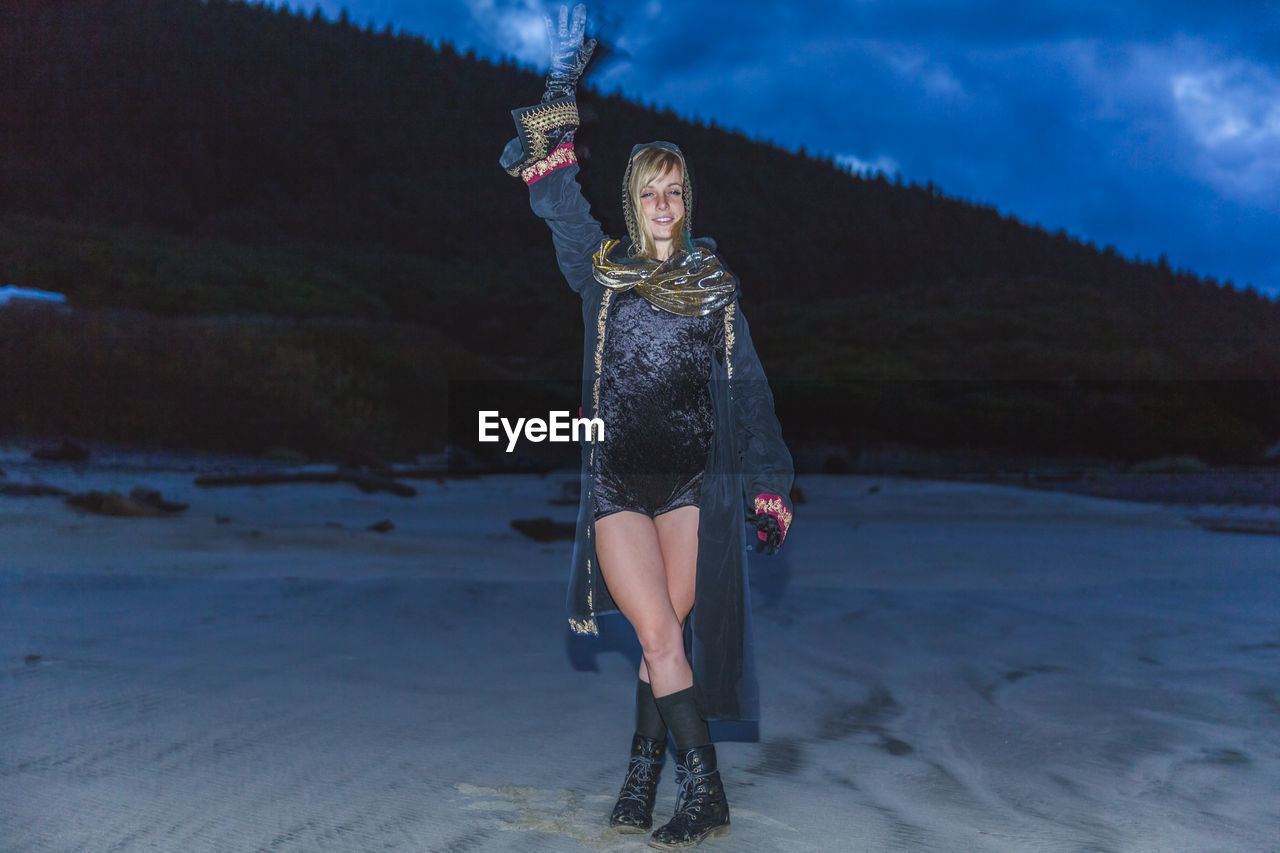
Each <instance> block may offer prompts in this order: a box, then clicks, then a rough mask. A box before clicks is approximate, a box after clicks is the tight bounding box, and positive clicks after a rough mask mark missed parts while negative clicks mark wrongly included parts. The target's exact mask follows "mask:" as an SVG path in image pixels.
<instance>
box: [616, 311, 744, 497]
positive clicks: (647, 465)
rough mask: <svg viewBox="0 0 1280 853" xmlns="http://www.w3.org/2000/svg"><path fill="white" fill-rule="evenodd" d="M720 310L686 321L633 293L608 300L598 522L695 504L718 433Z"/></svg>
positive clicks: (722, 320)
mask: <svg viewBox="0 0 1280 853" xmlns="http://www.w3.org/2000/svg"><path fill="white" fill-rule="evenodd" d="M722 312H723V309H719V310H717V311H713V312H712V313H710V314H707V315H705V316H702V317H686V316H683V315H680V314H673V313H671V312H669V311H663V310H661V309H658V308H656V307H655V306H654V305H653V304H652V303H650V302H649V301H648V300H647V299H645V298H644V297H643V296H641V295H640V294H639V293H637V292H636V291H635V290H627V291H622V292H620V293H618V294H616V295H615V296H614V299H613V305H612V306H611V307H610V312H609V313H610V316H609V327H608V332H607V334H606V336H605V344H604V351H603V354H602V355H603V362H602V369H601V375H600V417H601V419H602V420H603V421H604V438H603V439H602V440H600V441H598V442H597V444H596V447H595V466H594V467H595V472H594V490H595V518H597V519H598V518H601V517H602V516H605V515H609V514H610V513H615V512H619V511H621V510H632V511H635V512H642V513H644V514H646V515H648V516H650V517H653V516H656V515H660V514H661V513H664V512H667V511H669V510H672V509H675V508H677V507H681V506H691V505H692V506H697V505H698V502H699V497H700V493H701V486H702V473H703V469H704V468H705V467H706V464H707V453H708V451H709V450H710V446H711V434H712V432H713V431H714V425H713V420H712V411H711V396H710V393H709V392H708V390H707V380H708V378H709V377H710V375H711V362H710V359H711V358H712V354H713V353H714V352H715V351H716V350H717V349H720V348H723V346H724V316H723V313H722Z"/></svg>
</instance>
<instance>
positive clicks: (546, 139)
mask: <svg viewBox="0 0 1280 853" xmlns="http://www.w3.org/2000/svg"><path fill="white" fill-rule="evenodd" d="M511 117H512V118H513V119H515V122H516V134H517V136H518V138H519V140H520V151H518V152H513V153H514V156H513V157H512V158H511V159H512V160H515V162H511V161H507V162H504V163H503V166H504V167H505V168H506V170H507V173H508V174H510V175H513V176H516V177H522V176H523V172H524V171H525V170H526V169H528V168H530V167H531V166H533V165H535V164H537V163H538V162H540V161H542V160H545V159H546V158H547V156H548V155H549V154H550V153H551V152H552V151H553V150H554V149H555V148H557V147H559V146H560V145H562V144H566V143H569V142H572V141H573V133H574V131H576V130H577V129H578V102H577V101H575V100H574V99H573V98H561V99H559V100H556V101H548V102H547V103H545V104H535V105H534V106H532V107H521V108H520V109H518V110H512V111H511ZM509 147H510V146H509ZM521 155H523V156H521Z"/></svg>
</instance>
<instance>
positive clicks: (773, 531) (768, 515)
mask: <svg viewBox="0 0 1280 853" xmlns="http://www.w3.org/2000/svg"><path fill="white" fill-rule="evenodd" d="M751 523H752V524H753V525H755V528H756V538H757V539H758V540H759V541H758V542H756V550H757V551H759V552H760V553H762V554H776V553H777V552H778V549H779V548H780V547H782V543H783V541H785V540H786V538H787V530H788V529H789V528H790V527H791V507H790V505H789V504H788V503H787V501H785V500H783V499H782V498H781V497H779V496H778V495H756V503H755V515H753V516H751Z"/></svg>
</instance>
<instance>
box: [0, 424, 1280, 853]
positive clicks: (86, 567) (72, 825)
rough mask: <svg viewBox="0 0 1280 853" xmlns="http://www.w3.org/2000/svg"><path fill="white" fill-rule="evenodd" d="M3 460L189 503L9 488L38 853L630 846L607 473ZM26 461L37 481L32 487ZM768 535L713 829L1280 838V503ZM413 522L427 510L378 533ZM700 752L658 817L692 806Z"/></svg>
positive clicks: (841, 503) (1275, 841) (7, 763)
mask: <svg viewBox="0 0 1280 853" xmlns="http://www.w3.org/2000/svg"><path fill="white" fill-rule="evenodd" d="M233 464H234V461H227V460H210V459H202V458H196V457H182V456H171V457H159V456H156V457H148V458H145V459H142V458H132V457H128V456H127V455H125V456H119V457H116V458H96V457H95V459H94V460H92V461H91V462H90V463H89V464H87V465H84V466H79V467H77V466H73V465H66V464H40V463H34V462H32V461H30V460H29V459H27V458H26V457H25V454H24V453H20V452H19V450H18V449H16V448H9V449H6V450H3V452H0V468H2V469H4V470H5V471H6V473H7V478H6V479H7V480H8V481H9V482H15V481H34V480H36V479H38V480H39V481H41V482H45V483H49V484H51V485H56V486H61V487H63V488H66V489H69V490H71V491H87V490H90V489H98V490H111V489H116V490H120V491H123V492H128V491H129V489H131V488H132V487H134V486H136V485H147V486H150V487H153V488H156V489H159V490H160V491H161V492H162V493H163V494H164V496H165V497H166V498H169V499H172V500H178V501H182V502H186V503H189V504H190V508H189V509H188V510H186V511H185V512H183V513H181V514H179V515H177V516H174V517H171V518H113V517H106V516H99V515H90V514H83V513H79V512H76V511H74V510H72V509H71V508H69V507H67V506H66V505H64V503H63V501H62V500H61V499H59V498H52V497H41V498H35V497H22V498H19V497H0V850H3V851H6V853H37V851H39V853H46V852H47V853H63V852H64V851H108V850H111V851H157V850H159V851H241V850H244V851H258V850H272V851H299V853H301V851H308V853H310V851H327V850H333V851H364V850H392V851H424V850H427V851H450V852H451V853H462V851H490V850H493V851H578V850H581V851H624V850H640V849H647V848H645V847H644V844H643V836H640V837H636V836H615V835H612V834H611V833H610V832H609V831H608V830H607V829H606V828H605V821H606V818H607V815H608V812H609V809H610V808H611V806H612V803H613V798H614V797H615V795H616V793H617V787H618V785H619V784H620V782H621V779H622V771H623V769H624V764H625V757H626V747H627V744H628V743H629V738H630V732H631V724H632V720H631V716H630V714H631V711H630V706H631V699H632V686H633V679H634V670H633V661H634V660H635V656H636V654H637V653H638V652H637V649H636V647H635V644H634V639H633V638H632V637H631V636H630V635H629V633H628V629H627V628H626V626H625V623H621V622H619V621H618V620H612V621H606V625H605V631H604V635H603V636H602V637H601V639H600V640H599V641H597V642H587V641H583V640H577V639H574V638H572V637H571V636H570V634H569V633H568V630H567V627H566V625H565V621H564V619H563V596H564V591H565V579H566V572H567V566H568V561H569V551H570V544H569V543H568V542H553V543H546V544H539V543H535V542H532V541H531V540H529V539H526V538H525V537H524V536H522V535H521V534H520V533H518V532H516V531H515V530H513V529H512V528H511V526H510V522H511V520H513V519H518V518H535V517H540V516H549V517H551V518H553V519H556V520H560V521H569V520H571V518H572V517H573V512H574V508H573V507H571V506H563V505H554V504H552V503H550V502H549V499H550V498H553V497H555V496H556V495H558V494H559V493H560V484H561V482H562V481H563V480H565V479H571V478H572V477H573V476H574V474H573V473H572V472H566V473H563V474H556V473H553V474H550V475H547V476H544V477H540V476H536V475H505V476H492V477H484V478H478V479H471V480H444V481H433V480H417V481H413V483H412V484H413V485H414V487H415V488H417V489H418V494H417V496H416V497H411V498H403V497H397V496H394V495H389V494H386V493H374V494H365V493H362V492H361V491H359V490H358V489H356V488H354V487H353V486H350V485H347V484H336V485H315V484H305V485H274V486H263V487H236V488H217V489H202V488H198V487H196V486H195V485H193V479H194V477H195V476H196V474H198V473H205V472H208V471H209V470H221V469H223V468H225V467H226V466H229V465H233ZM0 482H2V481H0ZM800 485H801V486H802V488H803V490H804V492H805V495H806V498H807V501H806V503H805V504H804V505H803V506H800V507H798V508H797V513H796V523H795V526H794V528H793V530H792V535H791V537H790V538H789V539H788V542H787V544H786V546H785V547H784V548H783V550H782V552H781V554H779V555H778V556H777V557H773V558H766V557H753V558H752V562H751V571H752V602H753V618H754V629H755V635H756V647H757V665H758V669H759V675H760V685H761V700H762V710H763V718H762V720H761V721H760V725H759V727H758V731H757V730H755V729H754V727H750V726H737V727H729V726H721V727H719V729H718V730H715V731H716V734H718V735H719V737H720V738H721V745H720V747H719V751H720V759H721V766H722V769H723V771H724V777H725V782H726V787H727V790H728V795H729V801H730V805H731V809H732V820H733V831H732V835H731V836H730V837H729V838H728V839H723V840H718V841H714V842H708V843H707V844H706V845H704V846H703V847H702V848H700V849H704V850H708V851H716V850H722V851H781V850H786V851H823V850H839V851H845V850H856V851H1008V852H1009V853H1014V851H1018V853H1024V852H1025V851H1094V853H1102V851H1113V852H1114V853H1126V851H1153V852H1154V851H1161V852H1162V853H1167V851H1188V853H1191V851H1194V852H1195V853H1206V851H1223V853H1227V851H1230V853H1241V851H1259V852H1260V853H1276V851H1280V618H1278V614H1280V537H1276V536H1270V535H1247V534H1231V533H1216V532H1209V531H1206V530H1204V529H1201V527H1199V526H1197V525H1196V524H1193V523H1191V522H1190V521H1188V516H1189V515H1193V514H1195V513H1206V512H1215V513H1219V514H1223V515H1226V516H1231V515H1239V516H1241V517H1248V518H1253V519H1258V518H1260V519H1263V520H1268V521H1272V522H1274V521H1276V520H1277V519H1280V509H1278V508H1276V507H1274V506H1272V507H1267V506H1240V507H1194V506H1174V505H1161V504H1143V503H1132V502H1121V501H1116V500H1107V499H1101V498H1096V497H1088V496H1081V495H1073V494H1064V493H1057V492H1048V491H1032V490H1026V489H1018V488H1011V487H1007V486H1000V485H992V484H983V483H962V482H934V481H928V480H905V479H893V478H884V477H864V476H826V477H822V476H810V477H803V478H802V479H801V481H800ZM382 520H389V521H391V522H392V523H393V525H394V529H392V530H390V531H389V532H385V533H378V532H373V531H370V530H367V529H366V528H367V527H368V526H369V525H371V524H374V523H376V522H379V521H382ZM673 798H674V783H673V774H672V773H671V769H670V768H669V767H668V768H667V770H666V771H665V773H664V776H663V783H662V788H661V790H660V792H659V806H658V814H659V817H660V818H661V819H664V820H665V816H666V815H668V814H669V813H670V809H671V803H672V801H673Z"/></svg>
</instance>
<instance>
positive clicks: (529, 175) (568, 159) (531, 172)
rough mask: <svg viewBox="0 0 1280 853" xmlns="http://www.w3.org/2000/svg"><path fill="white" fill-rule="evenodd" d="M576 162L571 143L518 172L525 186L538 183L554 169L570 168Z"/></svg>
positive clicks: (576, 158) (576, 157) (576, 156)
mask: <svg viewBox="0 0 1280 853" xmlns="http://www.w3.org/2000/svg"><path fill="white" fill-rule="evenodd" d="M577 162H578V155H577V154H575V153H573V143H572V142H566V143H565V144H564V145H561V146H560V147H559V148H557V149H556V150H554V151H552V152H551V153H550V154H548V155H547V156H546V157H544V158H542V159H541V160H539V161H538V162H536V163H533V164H531V165H528V166H526V167H524V168H523V169H521V170H520V177H522V178H524V182H525V183H526V184H532V183H535V182H536V181H540V180H542V179H543V178H545V177H546V176H547V175H550V174H551V173H552V172H554V171H555V170H556V169H563V168H564V167H565V166H572V165H573V164H574V163H577Z"/></svg>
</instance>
